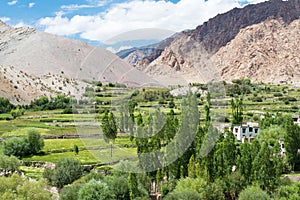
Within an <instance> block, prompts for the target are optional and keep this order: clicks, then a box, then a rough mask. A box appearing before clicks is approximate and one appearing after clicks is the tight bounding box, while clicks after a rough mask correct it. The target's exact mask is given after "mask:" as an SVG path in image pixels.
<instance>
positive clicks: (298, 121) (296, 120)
mask: <svg viewBox="0 0 300 200" xmlns="http://www.w3.org/2000/svg"><path fill="white" fill-rule="evenodd" d="M293 121H294V124H298V125H299V126H300V116H293Z"/></svg>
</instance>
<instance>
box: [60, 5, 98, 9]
mask: <svg viewBox="0 0 300 200" xmlns="http://www.w3.org/2000/svg"><path fill="white" fill-rule="evenodd" d="M94 7H95V6H93V5H78V4H71V5H62V6H61V7H60V8H61V9H62V10H79V9H82V8H94Z"/></svg>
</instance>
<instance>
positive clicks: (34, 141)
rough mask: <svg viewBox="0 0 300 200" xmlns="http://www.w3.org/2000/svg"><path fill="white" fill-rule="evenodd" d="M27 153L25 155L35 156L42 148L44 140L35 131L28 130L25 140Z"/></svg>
mask: <svg viewBox="0 0 300 200" xmlns="http://www.w3.org/2000/svg"><path fill="white" fill-rule="evenodd" d="M26 141H27V142H28V147H29V151H28V153H27V155H35V154H37V153H39V152H40V151H41V150H42V149H43V147H44V140H43V139H42V138H41V134H40V133H39V132H38V131H37V130H29V131H28V133H27V140H26Z"/></svg>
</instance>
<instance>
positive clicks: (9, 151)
mask: <svg viewBox="0 0 300 200" xmlns="http://www.w3.org/2000/svg"><path fill="white" fill-rule="evenodd" d="M43 147H44V140H43V139H42V138H41V135H40V133H39V132H38V131H37V130H34V129H32V130H28V132H27V138H25V137H20V138H16V137H15V138H10V139H7V140H5V141H4V143H3V147H2V148H3V153H4V154H5V155H8V156H11V155H12V156H16V157H19V158H22V157H25V156H29V155H35V154H37V153H39V152H40V150H41V149H42V148H43Z"/></svg>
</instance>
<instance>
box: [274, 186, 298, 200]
mask: <svg viewBox="0 0 300 200" xmlns="http://www.w3.org/2000/svg"><path fill="white" fill-rule="evenodd" d="M275 196H276V198H275V199H280V200H299V198H300V184H299V183H294V184H293V185H286V186H281V187H280V188H278V190H277V192H276V194H275Z"/></svg>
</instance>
